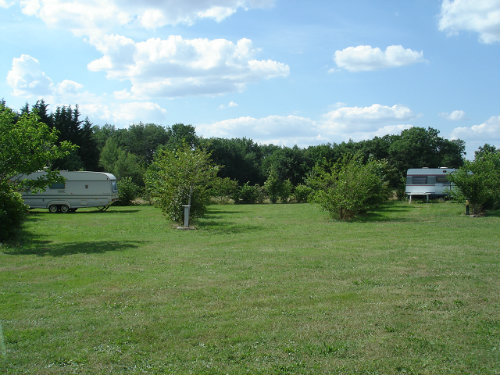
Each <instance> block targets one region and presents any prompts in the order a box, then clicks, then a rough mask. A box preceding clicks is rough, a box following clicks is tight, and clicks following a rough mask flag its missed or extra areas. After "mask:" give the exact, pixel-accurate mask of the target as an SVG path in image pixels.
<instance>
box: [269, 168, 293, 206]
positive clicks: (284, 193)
mask: <svg viewBox="0 0 500 375" xmlns="http://www.w3.org/2000/svg"><path fill="white" fill-rule="evenodd" d="M264 190H265V192H266V193H267V196H268V197H269V199H270V200H271V203H276V202H277V201H278V199H281V202H283V203H287V202H288V199H289V198H290V195H291V194H292V190H293V185H292V183H291V182H290V180H284V181H283V180H280V179H279V177H278V173H277V172H276V171H275V170H274V169H272V170H271V172H270V173H269V177H268V178H267V180H266V182H265V183H264Z"/></svg>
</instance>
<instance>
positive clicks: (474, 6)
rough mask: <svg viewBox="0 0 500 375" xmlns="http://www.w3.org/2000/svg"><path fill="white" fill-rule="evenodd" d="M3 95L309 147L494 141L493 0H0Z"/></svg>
mask: <svg viewBox="0 0 500 375" xmlns="http://www.w3.org/2000/svg"><path fill="white" fill-rule="evenodd" d="M0 38H1V45H2V52H1V59H0V77H1V78H0V97H2V98H4V99H5V100H6V102H7V105H9V106H10V107H13V108H15V109H19V108H21V107H22V106H23V105H24V104H25V103H26V102H28V103H30V104H34V103H35V102H36V100H37V99H39V98H43V99H44V100H45V101H46V102H47V103H49V104H50V105H51V107H50V108H51V109H52V110H54V109H55V108H56V106H59V105H73V106H74V105H75V104H78V105H79V107H80V111H81V113H82V114H83V115H84V116H88V117H89V119H90V121H91V122H92V123H94V124H96V125H104V124H106V123H108V124H113V125H115V126H117V127H127V126H129V125H130V124H134V123H139V122H143V123H148V122H153V123H156V124H160V125H172V124H175V123H184V124H192V125H194V126H195V127H196V129H197V133H198V135H201V136H204V137H213V136H215V137H227V138H232V137H248V138H251V139H253V140H255V141H257V142H260V143H274V144H279V145H287V146H293V145H295V144H297V145H299V146H301V147H305V146H308V145H315V144H322V143H328V142H330V143H333V142H337V143H339V142H342V141H346V140H349V139H352V140H355V141H357V140H362V139H371V138H373V137H374V136H382V135H385V134H398V133H400V132H401V131H402V130H403V129H407V128H409V127H411V126H423V127H429V126H430V127H433V128H436V129H438V130H439V131H440V132H441V133H440V134H441V136H443V137H445V138H449V139H454V138H460V139H463V140H465V141H466V144H467V157H469V158H470V157H473V152H474V150H475V149H477V147H478V146H480V145H483V144H484V143H489V144H493V145H495V146H497V147H498V146H500V48H499V47H500V1H498V0H442V1H441V0H415V1H410V0H408V1H400V0H394V1H391V0H379V1H373V0H366V1H364V0H363V1H362V0H351V1H332V0H311V1H298V0H297V1H295V0H286V1H285V0H183V1H178V0H143V1H134V0H72V1H64V0H23V1H13V0H0Z"/></svg>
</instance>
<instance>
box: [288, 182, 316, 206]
mask: <svg viewBox="0 0 500 375" xmlns="http://www.w3.org/2000/svg"><path fill="white" fill-rule="evenodd" d="M312 193H313V189H312V188H311V187H309V186H307V185H304V184H299V185H297V186H296V187H295V190H294V192H293V195H294V197H295V201H296V202H297V203H306V202H308V201H309V197H310V196H311V195H312Z"/></svg>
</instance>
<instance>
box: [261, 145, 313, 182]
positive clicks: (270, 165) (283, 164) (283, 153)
mask: <svg viewBox="0 0 500 375" xmlns="http://www.w3.org/2000/svg"><path fill="white" fill-rule="evenodd" d="M264 168H265V169H266V170H267V171H268V173H270V172H271V170H272V171H274V172H273V173H275V174H276V177H277V178H278V179H279V180H280V181H286V180H290V182H291V183H292V184H293V185H294V186H295V185H298V184H299V183H301V182H303V180H304V178H305V176H306V173H307V170H308V169H309V167H308V163H307V160H306V157H305V153H304V151H303V150H301V149H300V148H298V147H297V146H294V147H293V148H289V147H281V148H278V149H276V150H275V151H274V152H273V153H272V154H271V155H270V156H269V157H267V158H266V159H265V160H264Z"/></svg>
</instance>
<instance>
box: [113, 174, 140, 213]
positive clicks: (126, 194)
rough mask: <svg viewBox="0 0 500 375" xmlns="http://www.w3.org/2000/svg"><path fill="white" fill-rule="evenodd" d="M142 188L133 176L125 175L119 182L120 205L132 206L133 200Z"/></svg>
mask: <svg viewBox="0 0 500 375" xmlns="http://www.w3.org/2000/svg"><path fill="white" fill-rule="evenodd" d="M139 191H140V188H139V186H137V185H136V184H135V183H134V182H133V181H132V177H123V178H122V179H121V180H120V181H119V182H118V202H117V204H118V205H120V206H130V205H131V204H132V201H133V200H134V199H135V198H137V196H138V195H139Z"/></svg>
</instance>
